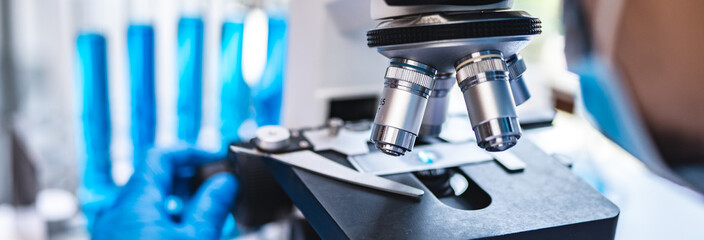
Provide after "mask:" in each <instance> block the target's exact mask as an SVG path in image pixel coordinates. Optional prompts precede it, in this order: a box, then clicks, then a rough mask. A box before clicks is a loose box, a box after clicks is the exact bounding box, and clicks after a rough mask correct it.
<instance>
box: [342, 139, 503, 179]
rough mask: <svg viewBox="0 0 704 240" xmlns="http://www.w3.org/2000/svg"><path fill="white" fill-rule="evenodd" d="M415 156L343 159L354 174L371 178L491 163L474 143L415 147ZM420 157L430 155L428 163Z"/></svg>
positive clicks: (378, 155) (488, 157)
mask: <svg viewBox="0 0 704 240" xmlns="http://www.w3.org/2000/svg"><path fill="white" fill-rule="evenodd" d="M414 152H416V154H406V155H404V156H402V157H392V156H388V155H386V154H383V153H379V152H374V153H369V154H361V155H353V156H349V157H348V158H347V159H348V160H349V161H350V163H351V164H352V166H354V167H355V168H356V169H357V170H358V171H360V172H364V173H370V174H374V175H391V174H397V173H406V172H416V171H424V170H430V169H441V168H450V167H456V166H461V165H465V164H471V163H479V162H486V161H491V160H493V157H492V156H491V155H489V153H487V152H486V151H484V150H482V149H481V148H479V147H477V145H476V144H475V143H474V142H464V143H437V144H431V145H424V146H418V147H417V148H416V149H415V151H414ZM423 155H432V156H433V159H432V161H430V162H428V161H424V160H422V159H421V157H424V156H423Z"/></svg>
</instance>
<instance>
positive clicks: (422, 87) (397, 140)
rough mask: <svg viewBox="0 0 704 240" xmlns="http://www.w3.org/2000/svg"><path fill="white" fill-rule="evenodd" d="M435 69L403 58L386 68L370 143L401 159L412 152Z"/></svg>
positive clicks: (393, 60) (431, 87)
mask: <svg viewBox="0 0 704 240" xmlns="http://www.w3.org/2000/svg"><path fill="white" fill-rule="evenodd" d="M436 72H437V71H436V70H435V68H433V67H430V66H428V65H425V64H422V63H419V62H416V61H413V60H409V59H403V58H392V59H391V64H390V65H389V67H388V68H386V75H385V81H384V90H383V93H382V95H381V98H380V100H379V105H378V107H377V113H376V117H375V118H374V125H373V127H372V136H371V141H372V143H374V145H375V146H376V148H377V149H379V150H380V151H382V152H384V153H386V154H389V155H392V156H401V155H404V154H405V153H406V152H409V151H411V150H412V149H413V144H414V143H415V139H416V137H417V136H418V131H419V130H420V125H421V121H422V120H423V113H424V112H425V107H426V105H427V104H428V97H429V96H430V93H431V91H432V89H433V85H434V82H435V80H434V78H435V74H436Z"/></svg>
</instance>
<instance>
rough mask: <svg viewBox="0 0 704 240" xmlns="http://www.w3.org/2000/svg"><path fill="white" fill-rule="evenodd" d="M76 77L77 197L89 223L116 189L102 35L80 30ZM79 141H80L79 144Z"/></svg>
mask: <svg viewBox="0 0 704 240" xmlns="http://www.w3.org/2000/svg"><path fill="white" fill-rule="evenodd" d="M76 56H77V59H76V63H77V64H76V76H77V83H78V93H80V94H81V98H79V101H80V102H79V104H80V105H81V106H80V107H79V108H78V109H80V110H79V111H80V114H81V124H80V126H81V127H82V133H83V138H84V139H83V140H84V142H83V147H84V149H83V154H85V156H84V157H85V158H84V159H81V160H82V162H80V161H79V162H80V166H81V167H82V169H80V170H81V171H80V172H81V173H83V175H82V179H81V187H80V189H79V191H78V198H79V200H80V202H81V205H82V207H83V212H84V213H85V214H86V217H87V218H88V222H89V224H90V223H91V222H92V221H93V219H94V218H95V216H96V214H97V213H98V212H99V211H100V210H101V208H102V207H104V206H106V205H109V204H105V203H106V201H111V198H112V194H113V193H114V190H115V189H116V187H115V183H114V182H113V180H112V177H111V164H110V134H111V129H110V108H109V102H108V77H107V76H108V73H107V52H106V41H105V37H103V36H102V35H100V34H97V33H81V34H79V35H78V38H77V39H76ZM79 144H80V143H79Z"/></svg>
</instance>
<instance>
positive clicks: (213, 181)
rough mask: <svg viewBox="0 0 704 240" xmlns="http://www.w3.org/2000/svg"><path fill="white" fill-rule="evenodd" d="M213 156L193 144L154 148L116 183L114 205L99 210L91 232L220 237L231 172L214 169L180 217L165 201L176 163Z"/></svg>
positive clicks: (232, 189) (230, 197)
mask: <svg viewBox="0 0 704 240" xmlns="http://www.w3.org/2000/svg"><path fill="white" fill-rule="evenodd" d="M215 160H218V158H217V155H214V154H210V153H205V152H202V151H198V150H195V149H192V148H181V149H179V150H175V151H158V150H154V151H152V152H151V153H150V154H149V156H148V157H147V160H146V161H144V162H143V164H141V165H139V166H138V167H137V169H136V170H135V172H134V174H133V175H132V177H131V178H130V180H129V181H128V182H127V184H126V185H125V186H124V187H123V188H122V189H120V193H119V195H118V196H117V198H116V199H115V202H114V204H113V205H112V207H109V208H107V209H106V210H104V211H103V212H101V213H100V214H98V217H97V218H96V221H95V224H94V226H93V229H92V231H91V232H92V233H93V238H94V239H218V238H219V236H220V232H221V228H222V226H223V224H224V222H225V218H226V216H227V214H228V213H229V210H230V208H231V206H232V205H233V203H234V200H235V197H236V194H237V191H238V187H239V186H238V182H237V180H236V179H235V177H234V176H233V175H232V174H229V173H218V174H216V175H213V176H212V177H210V178H209V179H207V180H206V181H205V182H204V183H203V184H202V185H201V186H200V188H199V189H198V190H197V191H196V192H195V194H194V195H193V196H192V197H191V198H190V201H187V202H184V209H183V212H182V215H181V221H179V222H177V221H175V220H173V219H172V218H171V216H170V215H169V213H167V210H166V207H165V204H164V202H165V201H164V200H165V199H166V198H167V197H168V196H169V195H170V194H171V193H172V191H173V188H174V187H175V186H173V185H174V184H173V179H174V175H175V174H176V172H177V171H179V169H181V168H189V167H190V168H193V167H197V166H199V165H203V164H206V163H209V162H212V161H215Z"/></svg>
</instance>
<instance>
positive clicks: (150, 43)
mask: <svg viewBox="0 0 704 240" xmlns="http://www.w3.org/2000/svg"><path fill="white" fill-rule="evenodd" d="M127 50H128V56H129V66H130V78H131V87H130V91H131V121H132V123H131V128H130V133H131V135H132V146H133V149H134V166H135V168H136V167H137V165H138V163H139V162H141V161H144V160H145V158H146V156H147V151H149V149H150V148H151V147H153V146H154V138H155V134H156V100H155V90H154V28H152V26H150V25H141V24H133V25H130V26H129V27H128V28H127Z"/></svg>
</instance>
